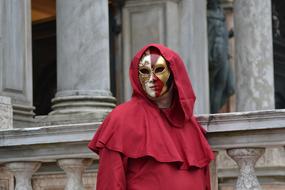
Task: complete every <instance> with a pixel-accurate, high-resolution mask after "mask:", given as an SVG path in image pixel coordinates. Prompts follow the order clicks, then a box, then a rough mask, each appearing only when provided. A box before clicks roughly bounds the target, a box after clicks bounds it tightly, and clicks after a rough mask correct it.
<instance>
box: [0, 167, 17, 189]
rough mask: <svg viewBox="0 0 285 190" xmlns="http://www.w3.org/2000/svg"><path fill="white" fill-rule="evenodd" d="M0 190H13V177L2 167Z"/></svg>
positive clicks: (0, 171) (0, 168) (0, 169)
mask: <svg viewBox="0 0 285 190" xmlns="http://www.w3.org/2000/svg"><path fill="white" fill-rule="evenodd" d="M0 190H14V178H13V175H12V174H11V173H9V172H8V171H7V170H6V169H5V168H3V167H0Z"/></svg>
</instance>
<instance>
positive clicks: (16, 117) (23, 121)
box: [13, 104, 35, 128]
mask: <svg viewBox="0 0 285 190" xmlns="http://www.w3.org/2000/svg"><path fill="white" fill-rule="evenodd" d="M34 109H35V107H33V106H26V105H19V104H13V128H25V127H32V126H33V121H34V117H35V113H34Z"/></svg>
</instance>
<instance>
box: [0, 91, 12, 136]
mask: <svg viewBox="0 0 285 190" xmlns="http://www.w3.org/2000/svg"><path fill="white" fill-rule="evenodd" d="M12 117H13V116H12V106H11V101H10V98H8V97H3V96H0V130H3V129H9V128H12Z"/></svg>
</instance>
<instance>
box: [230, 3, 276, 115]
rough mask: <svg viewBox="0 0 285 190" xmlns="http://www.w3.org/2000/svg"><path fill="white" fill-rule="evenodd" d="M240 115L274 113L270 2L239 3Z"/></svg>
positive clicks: (236, 5) (236, 10) (236, 19)
mask: <svg viewBox="0 0 285 190" xmlns="http://www.w3.org/2000/svg"><path fill="white" fill-rule="evenodd" d="M234 25H235V28H234V32H235V44H236V74H237V90H236V92H237V111H253V110H262V109H274V107H275V106H274V105H275V103H274V83H273V79H274V78H273V55H272V54H273V53H272V52H273V49H272V26H271V1H270V0H262V1H260V0H250V1H248V0H235V1H234Z"/></svg>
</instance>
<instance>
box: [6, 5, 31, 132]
mask: <svg viewBox="0 0 285 190" xmlns="http://www.w3.org/2000/svg"><path fill="white" fill-rule="evenodd" d="M0 23H1V28H0V95H3V96H9V97H11V98H12V104H13V113H14V120H16V121H28V122H29V121H31V119H32V117H33V115H34V113H33V110H34V107H33V88H32V59H31V55H32V50H31V23H32V22H31V2H30V0H21V1H18V0H2V1H0ZM19 127H20V124H19Z"/></svg>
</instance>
